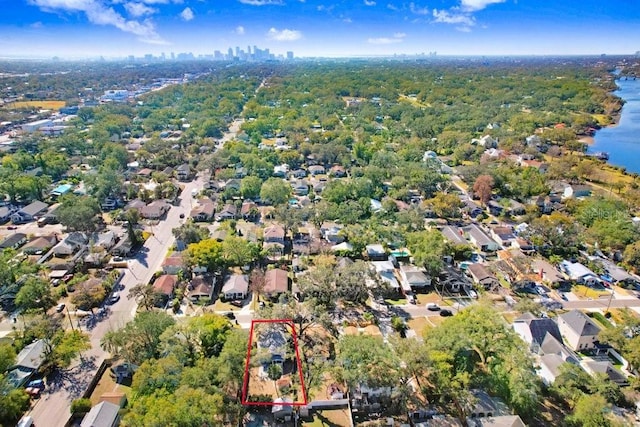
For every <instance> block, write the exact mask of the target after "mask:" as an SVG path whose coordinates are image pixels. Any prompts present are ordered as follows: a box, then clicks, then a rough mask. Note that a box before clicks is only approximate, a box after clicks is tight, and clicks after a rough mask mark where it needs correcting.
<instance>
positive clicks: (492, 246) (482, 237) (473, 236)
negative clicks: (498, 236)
mask: <svg viewBox="0 0 640 427" xmlns="http://www.w3.org/2000/svg"><path fill="white" fill-rule="evenodd" d="M466 232H467V237H468V240H469V242H471V244H472V245H474V246H475V247H476V248H478V249H479V250H480V251H482V252H495V251H497V250H498V249H500V245H499V244H498V243H497V242H495V241H494V240H493V239H491V237H489V236H488V235H487V233H485V232H484V231H483V230H482V229H481V228H480V227H478V225H476V224H471V225H469V226H468V227H467V228H466Z"/></svg>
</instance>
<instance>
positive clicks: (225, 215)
mask: <svg viewBox="0 0 640 427" xmlns="http://www.w3.org/2000/svg"><path fill="white" fill-rule="evenodd" d="M237 212H238V210H237V209H236V207H235V205H232V204H230V203H227V204H226V205H224V207H223V208H222V210H221V211H220V212H218V214H217V215H216V221H226V220H231V219H236V215H237Z"/></svg>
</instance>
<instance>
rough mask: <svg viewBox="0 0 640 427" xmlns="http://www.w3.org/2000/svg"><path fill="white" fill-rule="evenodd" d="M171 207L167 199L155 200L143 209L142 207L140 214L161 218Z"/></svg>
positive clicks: (150, 217)
mask: <svg viewBox="0 0 640 427" xmlns="http://www.w3.org/2000/svg"><path fill="white" fill-rule="evenodd" d="M170 208H171V205H170V204H169V203H167V202H166V201H165V200H154V201H153V202H151V203H149V204H148V205H146V206H145V207H143V208H142V209H140V216H141V217H142V218H146V219H160V218H162V217H163V216H164V215H165V214H166V213H167V212H168V211H169V209H170Z"/></svg>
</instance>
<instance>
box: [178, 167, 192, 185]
mask: <svg viewBox="0 0 640 427" xmlns="http://www.w3.org/2000/svg"><path fill="white" fill-rule="evenodd" d="M191 175H192V173H191V166H189V164H188V163H183V164H181V165H180V166H178V167H177V168H176V178H178V181H189V180H190V179H191Z"/></svg>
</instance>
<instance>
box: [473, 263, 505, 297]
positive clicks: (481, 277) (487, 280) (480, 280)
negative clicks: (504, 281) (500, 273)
mask: <svg viewBox="0 0 640 427" xmlns="http://www.w3.org/2000/svg"><path fill="white" fill-rule="evenodd" d="M467 272H468V273H469V275H470V276H471V278H472V279H473V281H474V283H477V284H478V285H482V286H483V287H484V288H485V289H486V290H490V291H495V290H496V289H498V287H499V286H500V281H499V280H498V278H497V277H496V276H495V275H494V274H493V273H492V272H490V271H489V270H488V269H487V267H485V266H484V265H482V264H470V265H469V266H468V267H467Z"/></svg>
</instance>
